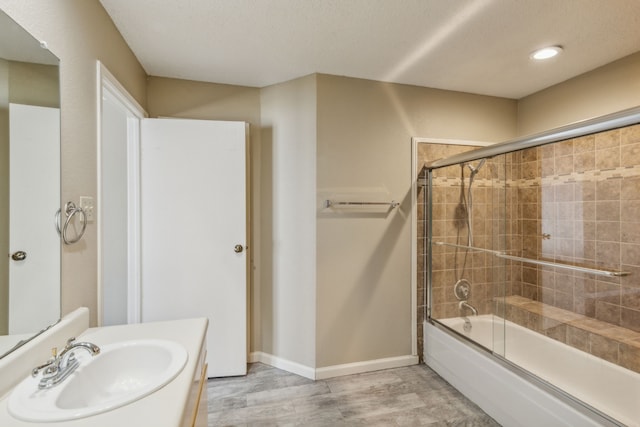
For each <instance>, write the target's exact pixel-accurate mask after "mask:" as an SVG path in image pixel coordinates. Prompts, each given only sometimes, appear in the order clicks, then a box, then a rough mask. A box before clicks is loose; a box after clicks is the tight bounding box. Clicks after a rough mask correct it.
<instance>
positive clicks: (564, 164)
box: [555, 156, 597, 175]
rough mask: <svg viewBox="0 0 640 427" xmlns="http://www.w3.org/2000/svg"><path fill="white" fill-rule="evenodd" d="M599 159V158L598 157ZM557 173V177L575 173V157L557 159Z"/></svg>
mask: <svg viewBox="0 0 640 427" xmlns="http://www.w3.org/2000/svg"><path fill="white" fill-rule="evenodd" d="M596 158H597V157H596ZM555 169H556V170H555V172H556V174H557V175H565V174H570V173H572V172H573V156H563V157H556V159H555Z"/></svg>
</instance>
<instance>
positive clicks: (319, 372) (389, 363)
mask: <svg viewBox="0 0 640 427" xmlns="http://www.w3.org/2000/svg"><path fill="white" fill-rule="evenodd" d="M254 362H261V363H264V364H266V365H270V366H273V367H274V368H278V369H282V370H284V371H287V372H291V373H293V374H296V375H300V376H303V377H305V378H309V379H312V380H322V379H326V378H333V377H340V376H343V375H351V374H361V373H363V372H372V371H379V370H381V369H391V368H400V367H403V366H411V365H417V364H418V356H398V357H387V358H385V359H375V360H366V361H364V362H355V363H345V364H343V365H333V366H327V367H324V368H317V369H314V368H311V367H309V366H305V365H301V364H300V363H296V362H292V361H290V360H287V359H283V358H281V357H277V356H274V355H272V354H268V353H263V352H261V351H255V352H252V353H250V354H249V363H254Z"/></svg>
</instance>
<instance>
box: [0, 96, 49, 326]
mask: <svg viewBox="0 0 640 427" xmlns="http://www.w3.org/2000/svg"><path fill="white" fill-rule="evenodd" d="M9 135H10V137H9V141H10V149H9V151H10V164H11V167H10V176H9V200H10V203H9V206H10V209H9V222H10V231H9V234H10V236H9V254H10V255H12V256H11V257H10V261H9V306H10V307H21V309H20V310H10V312H9V333H10V334H22V333H33V332H37V331H38V330H39V329H40V328H42V326H43V325H47V324H51V323H54V322H55V321H56V320H57V319H58V317H59V314H60V287H59V286H58V283H59V277H60V262H59V258H57V257H52V256H51V254H53V253H58V252H59V247H60V239H59V238H58V235H57V233H56V231H55V227H54V216H55V212H56V210H57V209H58V206H59V205H60V189H59V173H60V172H59V170H60V169H59V164H60V151H59V147H60V110H59V109H58V108H49V107H37V106H33V105H20V104H10V106H9Z"/></svg>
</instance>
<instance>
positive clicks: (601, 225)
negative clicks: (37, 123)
mask: <svg viewBox="0 0 640 427" xmlns="http://www.w3.org/2000/svg"><path fill="white" fill-rule="evenodd" d="M473 148H474V147H469V146H445V145H436V144H423V145H421V146H420V147H419V154H420V160H419V161H420V163H419V164H422V163H424V162H429V161H433V160H435V159H438V158H442V157H447V156H451V155H453V154H456V153H459V152H462V151H467V150H469V149H473ZM476 163H477V162H472V164H476ZM468 177H469V171H468V170H466V171H465V182H464V185H465V186H466V187H465V189H464V190H465V191H466V188H468ZM473 188H474V189H473V199H474V200H473V205H474V207H473V217H474V220H473V228H474V230H473V235H474V242H473V246H475V247H481V248H489V249H492V250H501V251H506V252H507V253H509V254H512V255H516V256H522V257H526V258H533V259H540V260H547V261H554V262H561V263H567V264H574V265H580V266H585V267H591V268H599V269H605V270H611V271H626V272H629V273H630V274H629V275H628V276H624V277H621V278H610V277H602V276H596V275H593V274H585V273H577V272H571V271H569V270H566V269H559V268H551V267H543V266H536V265H534V264H531V263H520V262H511V261H509V262H505V261H501V260H499V259H497V258H496V257H493V256H491V255H488V254H484V253H477V252H475V253H469V254H468V255H467V257H468V258H467V264H466V269H465V271H464V274H462V271H461V268H460V266H461V263H462V260H463V256H464V252H465V251H464V250H462V251H461V250H459V251H458V252H457V260H456V259H455V258H456V251H455V249H453V248H452V247H448V246H435V247H434V253H433V264H432V269H433V270H432V271H433V289H432V298H433V301H432V304H431V307H432V312H431V315H432V317H433V318H436V319H437V318H447V317H458V316H460V315H462V313H461V312H460V310H459V308H458V300H457V299H456V297H455V295H454V294H453V286H454V284H455V282H456V280H458V279H459V278H460V277H465V278H467V279H469V281H470V282H471V283H472V296H471V298H469V302H470V303H471V304H472V305H474V306H475V307H476V308H478V311H479V312H480V313H481V314H484V313H492V312H493V313H495V314H498V315H506V317H507V318H509V320H513V321H516V323H519V324H521V325H523V326H527V327H530V328H531V329H534V330H537V331H538V332H540V333H545V334H547V335H548V336H550V337H552V338H554V339H557V340H560V341H562V342H565V343H567V344H569V345H572V346H574V347H576V348H579V349H581V350H584V351H587V352H590V353H592V354H594V355H597V356H598V357H602V358H604V359H606V360H609V361H612V362H614V363H618V364H621V365H622V366H624V367H627V368H630V369H633V370H636V371H640V279H639V278H640V125H636V126H632V127H627V128H624V129H619V130H613V131H609V132H604V133H601V134H597V135H590V136H586V137H582V138H577V139H573V140H569V141H564V142H560V143H554V144H549V145H545V146H541V147H537V148H533V149H528V150H523V151H519V152H514V153H509V154H506V155H504V156H497V157H496V158H494V159H491V160H489V161H487V163H486V164H485V166H484V167H483V169H481V171H480V173H479V174H478V175H477V177H476V180H475V182H474V186H473ZM426 191H427V189H426V188H422V189H420V191H419V201H420V205H419V209H418V215H419V242H418V247H419V254H418V256H419V261H420V262H419V268H420V271H419V275H418V277H419V278H423V277H424V276H423V274H424V270H425V269H424V263H423V262H422V260H423V258H424V238H423V236H424V233H423V232H422V230H423V229H422V227H426V221H425V220H426V214H427V213H425V212H424V211H423V208H422V200H423V199H422V198H423V197H424V196H425V194H426ZM432 191H433V202H434V204H433V211H432V215H433V239H434V241H441V242H445V243H449V244H452V243H453V244H455V243H458V244H461V245H466V244H467V241H466V229H465V228H464V227H463V224H461V223H460V222H459V221H456V220H455V218H456V214H458V216H460V215H459V213H460V211H459V204H460V194H461V179H460V166H459V165H454V166H450V167H447V168H442V169H439V170H435V171H434V186H433V189H432ZM456 209H458V211H456ZM456 223H457V225H458V227H461V233H458V231H459V230H458V229H457V228H456ZM505 267H506V268H505ZM423 283H424V281H422V280H420V281H419V298H418V304H419V307H418V313H419V319H418V328H419V331H420V334H419V337H421V336H422V333H421V328H422V320H423V319H422V313H423V309H424V307H423V305H422V304H423V302H422V301H423V299H422V296H423V294H424V292H425V290H424V288H423ZM505 297H506V298H505ZM527 301H529V302H527ZM503 303H505V304H503ZM558 309H560V310H564V311H562V312H558V311H557V310H558ZM467 314H470V313H467ZM546 314H549V316H552V317H553V319H552V317H549V316H547V315H546ZM557 319H571V321H570V322H569V321H568V320H567V321H566V322H565V320H562V321H561V322H560V323H561V324H558V322H557ZM589 319H591V320H589ZM550 320H553V321H550ZM571 322H573V323H571ZM589 322H591V323H589ZM565 323H566V324H565ZM541 325H547V326H548V325H553V327H548V328H546V327H542V326H541ZM419 339H421V338H419ZM419 348H420V354H421V349H422V343H421V342H419Z"/></svg>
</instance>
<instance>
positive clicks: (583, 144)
mask: <svg viewBox="0 0 640 427" xmlns="http://www.w3.org/2000/svg"><path fill="white" fill-rule="evenodd" d="M595 140H596V138H595V136H594V135H588V136H583V137H580V138H576V139H574V140H573V152H574V153H584V152H587V151H594V150H595Z"/></svg>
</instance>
